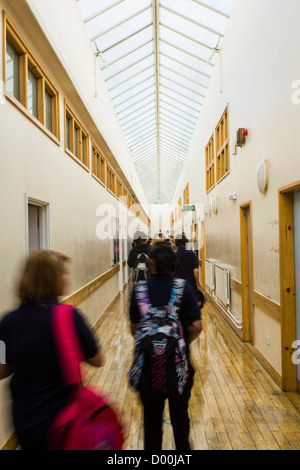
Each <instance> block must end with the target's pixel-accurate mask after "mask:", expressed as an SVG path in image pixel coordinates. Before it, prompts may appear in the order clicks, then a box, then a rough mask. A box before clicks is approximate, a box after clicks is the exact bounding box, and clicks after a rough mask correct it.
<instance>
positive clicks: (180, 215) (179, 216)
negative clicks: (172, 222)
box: [178, 198, 182, 220]
mask: <svg viewBox="0 0 300 470" xmlns="http://www.w3.org/2000/svg"><path fill="white" fill-rule="evenodd" d="M181 217H182V201H181V198H180V199H179V201H178V220H179V219H181Z"/></svg>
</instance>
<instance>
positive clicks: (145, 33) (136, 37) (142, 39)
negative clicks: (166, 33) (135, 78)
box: [95, 24, 153, 67]
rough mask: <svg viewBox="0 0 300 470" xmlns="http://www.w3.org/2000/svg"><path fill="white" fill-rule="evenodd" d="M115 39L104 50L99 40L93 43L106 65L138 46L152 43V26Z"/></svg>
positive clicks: (138, 28) (101, 64)
mask: <svg viewBox="0 0 300 470" xmlns="http://www.w3.org/2000/svg"><path fill="white" fill-rule="evenodd" d="M116 39H118V40H116ZM116 39H115V42H114V43H113V44H112V45H111V46H109V47H107V48H106V49H104V48H103V47H102V44H101V38H100V39H99V40H96V41H95V42H96V44H97V46H98V49H99V51H101V52H102V54H103V57H104V58H105V60H106V62H107V63H108V64H110V63H111V62H114V61H115V60H118V59H120V58H121V57H123V56H124V55H126V54H128V53H130V52H132V51H133V50H134V49H136V48H137V47H138V46H141V45H143V44H147V43H148V42H149V41H153V27H152V24H149V25H147V26H146V27H144V28H140V27H137V30H136V31H135V32H134V33H133V34H131V35H126V37H124V38H121V39H120V38H116ZM100 66H101V67H103V63H101V61H100Z"/></svg>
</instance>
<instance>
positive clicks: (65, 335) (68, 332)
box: [46, 305, 124, 450]
mask: <svg viewBox="0 0 300 470" xmlns="http://www.w3.org/2000/svg"><path fill="white" fill-rule="evenodd" d="M52 325H53V332H54V338H55V344H56V348H57V353H58V357H59V361H60V364H61V368H62V373H63V377H64V380H65V384H66V385H75V387H74V392H73V393H72V394H71V396H70V399H69V402H68V403H67V405H66V406H65V407H64V408H63V409H62V410H61V411H60V413H59V414H58V416H57V417H56V419H55V420H54V423H53V425H52V427H51V430H50V433H49V435H48V438H47V443H46V449H47V450H121V449H122V447H123V444H124V435H123V431H122V427H121V424H120V421H119V419H118V417H117V415H116V412H115V411H114V409H113V408H112V406H111V405H110V404H109V401H108V400H107V399H106V398H104V397H103V396H101V394H99V392H98V391H97V392H96V391H93V390H92V389H91V388H90V387H83V386H82V385H81V373H80V362H82V361H83V354H82V350H81V346H80V343H79V339H78V335H77V331H76V327H75V316H74V309H73V307H72V306H71V305H59V306H56V307H54V309H53V312H52ZM76 385H77V387H76Z"/></svg>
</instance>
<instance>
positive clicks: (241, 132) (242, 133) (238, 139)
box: [236, 128, 248, 147]
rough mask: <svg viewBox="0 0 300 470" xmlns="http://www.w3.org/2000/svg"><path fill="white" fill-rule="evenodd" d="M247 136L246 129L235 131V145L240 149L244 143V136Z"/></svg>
mask: <svg viewBox="0 0 300 470" xmlns="http://www.w3.org/2000/svg"><path fill="white" fill-rule="evenodd" d="M247 135H248V129H244V128H241V129H239V130H238V131H237V136H236V145H237V147H242V145H244V144H245V142H246V136H247Z"/></svg>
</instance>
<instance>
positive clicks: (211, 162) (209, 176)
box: [205, 135, 215, 192]
mask: <svg viewBox="0 0 300 470" xmlns="http://www.w3.org/2000/svg"><path fill="white" fill-rule="evenodd" d="M205 168H206V192H208V191H210V190H211V189H212V188H214V186H215V144H214V135H212V136H211V138H210V140H209V142H208V144H207V146H206V148H205Z"/></svg>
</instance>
